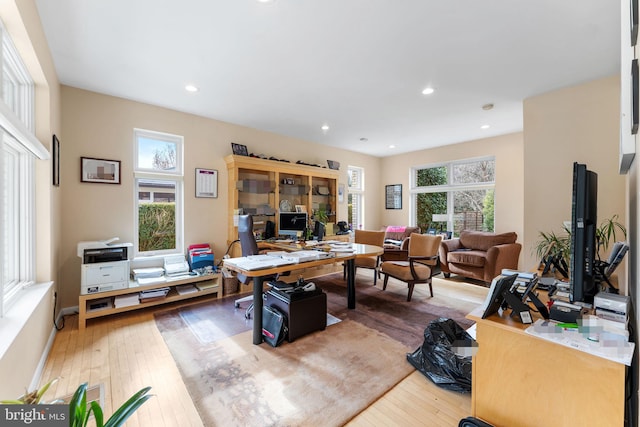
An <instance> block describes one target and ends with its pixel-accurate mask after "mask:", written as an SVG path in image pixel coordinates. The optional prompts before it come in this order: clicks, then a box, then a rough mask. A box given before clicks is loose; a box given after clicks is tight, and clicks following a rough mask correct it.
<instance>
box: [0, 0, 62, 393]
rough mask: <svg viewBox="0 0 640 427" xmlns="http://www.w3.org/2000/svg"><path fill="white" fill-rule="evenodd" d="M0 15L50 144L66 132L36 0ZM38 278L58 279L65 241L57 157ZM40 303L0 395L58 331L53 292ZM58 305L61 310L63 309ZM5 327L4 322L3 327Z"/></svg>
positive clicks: (21, 382)
mask: <svg viewBox="0 0 640 427" xmlns="http://www.w3.org/2000/svg"><path fill="white" fill-rule="evenodd" d="M0 19H2V21H3V23H4V24H5V27H6V29H7V31H8V32H9V34H10V36H11V38H12V40H13V42H14V43H15V45H16V48H17V49H18V51H19V52H20V55H21V57H22V58H23V60H24V62H25V65H26V66H27V68H28V70H29V73H30V74H31V76H32V78H33V80H34V82H35V86H36V87H35V104H36V112H35V119H36V120H35V121H36V136H37V138H38V139H39V140H40V142H42V144H43V145H44V146H45V147H47V148H49V147H50V145H51V137H52V134H59V132H60V107H59V106H60V93H59V83H58V78H57V75H56V72H55V68H54V65H53V61H52V59H51V55H50V53H49V50H48V45H47V41H46V39H45V37H44V34H43V31H42V26H41V24H40V19H39V16H38V13H37V10H36V7H35V3H34V2H33V1H32V0H0ZM36 195H37V197H36V279H37V280H38V281H39V282H47V281H52V280H53V281H57V276H56V273H57V268H56V267H57V248H58V246H59V236H60V227H59V218H60V203H59V197H58V196H59V192H58V191H57V189H54V188H53V187H52V186H51V162H50V161H44V160H39V161H37V162H36ZM55 291H56V288H55V286H54V287H53V288H52V289H51V291H50V295H46V297H45V298H44V299H43V300H42V301H41V302H40V304H38V306H37V307H36V309H35V311H34V312H33V313H32V315H31V316H30V318H29V319H28V320H27V323H26V325H25V326H24V328H23V330H22V332H21V334H20V335H19V336H18V338H17V339H16V340H15V341H14V342H13V343H12V344H11V345H10V347H9V348H8V350H7V351H6V353H5V354H4V355H3V357H2V359H1V360H0V378H2V379H3V380H2V381H0V397H1V398H12V397H17V396H19V395H21V394H22V393H24V389H25V388H26V387H29V385H30V383H31V381H32V379H33V377H34V373H36V374H37V372H38V369H39V368H41V365H40V363H41V362H42V360H41V357H42V355H43V352H44V351H45V349H46V346H47V341H48V339H49V337H50V336H52V333H53V331H54V328H53V324H52V319H53V315H54V313H53V312H54V307H53V293H54V292H55ZM59 308H60V307H59V306H58V310H59ZM0 329H1V327H0Z"/></svg>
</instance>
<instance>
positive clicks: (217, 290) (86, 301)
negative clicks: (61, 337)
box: [78, 273, 222, 331]
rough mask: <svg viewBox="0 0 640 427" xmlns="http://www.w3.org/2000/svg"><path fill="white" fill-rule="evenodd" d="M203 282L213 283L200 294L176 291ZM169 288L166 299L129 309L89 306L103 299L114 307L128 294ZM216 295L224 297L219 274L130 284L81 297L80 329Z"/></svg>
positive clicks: (79, 307) (129, 307)
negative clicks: (92, 321)
mask: <svg viewBox="0 0 640 427" xmlns="http://www.w3.org/2000/svg"><path fill="white" fill-rule="evenodd" d="M202 282H212V283H211V285H212V286H210V287H207V288H206V289H203V290H199V291H198V292H192V293H189V294H184V295H181V294H179V293H178V292H177V291H176V286H178V285H187V284H196V283H202ZM165 287H169V288H171V290H170V291H169V293H168V294H167V296H166V297H165V298H162V299H158V300H154V301H149V302H142V303H140V304H136V305H131V306H128V307H120V308H115V307H113V306H112V307H111V308H100V309H95V310H89V306H90V304H91V303H92V302H96V301H98V300H101V299H110V300H111V303H112V305H113V300H114V298H115V297H116V296H118V295H127V294H135V293H138V292H140V291H148V290H153V289H158V288H165ZM212 294H216V297H217V298H220V297H221V296H222V286H221V278H220V274H219V273H214V274H208V275H204V276H190V277H185V278H180V279H167V280H166V281H164V282H158V283H154V284H152V285H147V286H138V285H137V283H136V282H135V281H130V282H129V287H128V288H125V289H117V290H114V291H107V292H97V293H93V294H86V295H80V298H79V302H78V329H79V330H80V331H82V330H84V329H85V327H86V323H87V320H88V319H95V318H97V317H102V316H109V315H112V314H117V313H123V312H126V311H131V310H139V309H141V308H146V307H152V306H154V305H159V304H167V303H170V302H175V301H182V300H186V299H191V298H197V297H201V296H205V295H212Z"/></svg>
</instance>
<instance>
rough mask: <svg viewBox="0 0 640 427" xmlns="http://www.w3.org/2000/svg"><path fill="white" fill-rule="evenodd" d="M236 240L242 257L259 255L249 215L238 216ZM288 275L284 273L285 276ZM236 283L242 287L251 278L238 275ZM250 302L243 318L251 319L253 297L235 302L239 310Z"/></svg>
mask: <svg viewBox="0 0 640 427" xmlns="http://www.w3.org/2000/svg"><path fill="white" fill-rule="evenodd" d="M238 239H239V240H240V248H241V251H242V256H243V257H245V256H250V255H258V254H259V253H260V251H259V249H258V243H257V242H256V238H255V236H254V234H253V217H252V216H251V215H240V216H239V217H238ZM286 274H288V273H285V275H286ZM277 278H278V276H274V277H273V278H272V279H277ZM237 279H238V282H240V283H242V284H243V285H247V284H249V282H250V281H251V277H247V276H245V275H244V274H240V273H238V275H237ZM247 301H252V302H251V304H250V305H249V306H248V307H247V309H246V310H245V314H244V317H245V318H247V319H250V318H251V312H252V311H253V295H249V296H246V297H243V298H239V299H237V300H235V307H236V308H240V303H242V302H247Z"/></svg>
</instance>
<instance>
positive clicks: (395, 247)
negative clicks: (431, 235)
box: [382, 225, 420, 261]
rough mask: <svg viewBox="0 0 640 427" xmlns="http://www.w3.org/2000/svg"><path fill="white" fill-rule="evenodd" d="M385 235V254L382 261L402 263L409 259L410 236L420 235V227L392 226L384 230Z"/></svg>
mask: <svg viewBox="0 0 640 427" xmlns="http://www.w3.org/2000/svg"><path fill="white" fill-rule="evenodd" d="M382 230H383V231H384V232H385V233H384V244H383V248H384V254H383V255H382V261H391V260H393V261H402V260H406V259H407V253H408V247H409V236H411V233H420V228H419V227H406V226H401V225H390V226H388V227H384V228H383V229H382Z"/></svg>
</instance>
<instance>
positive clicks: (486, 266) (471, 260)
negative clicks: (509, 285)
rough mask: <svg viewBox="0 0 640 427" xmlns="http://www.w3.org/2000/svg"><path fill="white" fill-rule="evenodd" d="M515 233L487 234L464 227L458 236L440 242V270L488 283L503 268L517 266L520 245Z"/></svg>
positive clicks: (514, 268)
mask: <svg viewBox="0 0 640 427" xmlns="http://www.w3.org/2000/svg"><path fill="white" fill-rule="evenodd" d="M517 238H518V235H517V234H516V233H514V232H508V233H499V234H496V233H490V232H484V231H471V230H464V231H462V232H461V233H460V237H459V238H454V239H450V240H443V241H442V243H441V244H440V251H439V257H440V269H441V270H442V273H444V276H445V277H450V275H451V273H454V274H457V275H460V276H463V277H468V278H471V279H477V280H481V281H483V282H486V283H491V281H492V280H493V278H494V277H496V276H498V275H500V273H501V272H502V269H504V268H507V269H512V270H517V269H518V257H519V256H520V250H521V249H522V245H521V244H520V243H516V239H517Z"/></svg>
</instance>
